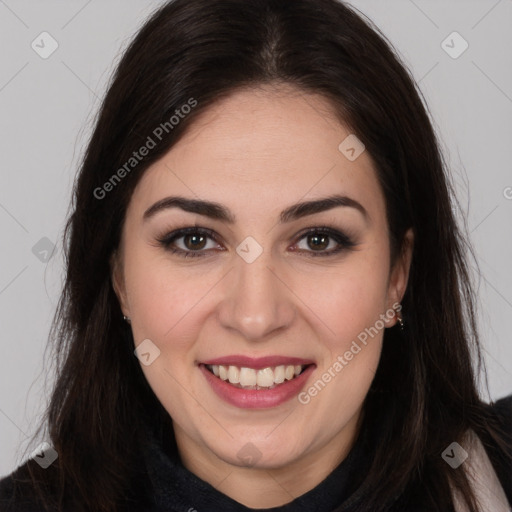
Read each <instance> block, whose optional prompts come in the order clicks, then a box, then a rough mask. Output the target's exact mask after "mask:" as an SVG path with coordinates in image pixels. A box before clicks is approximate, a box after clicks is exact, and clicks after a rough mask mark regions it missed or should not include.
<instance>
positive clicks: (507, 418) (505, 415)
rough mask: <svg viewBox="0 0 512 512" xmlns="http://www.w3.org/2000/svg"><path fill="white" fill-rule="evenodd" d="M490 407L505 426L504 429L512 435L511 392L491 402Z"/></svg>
mask: <svg viewBox="0 0 512 512" xmlns="http://www.w3.org/2000/svg"><path fill="white" fill-rule="evenodd" d="M490 407H491V409H492V410H493V412H494V413H495V414H496V416H497V417H498V418H499V420H500V422H501V423H502V424H503V426H504V427H505V431H506V432H508V433H509V434H510V436H512V394H510V395H508V396H506V397H503V398H500V399H499V400H498V401H497V402H493V403H491V405H490Z"/></svg>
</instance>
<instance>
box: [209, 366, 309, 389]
mask: <svg viewBox="0 0 512 512" xmlns="http://www.w3.org/2000/svg"><path fill="white" fill-rule="evenodd" d="M309 366H312V365H310V364H303V365H279V366H269V367H267V368H261V369H259V370H255V369H254V368H247V367H244V366H242V367H240V366H233V365H229V366H226V365H217V364H213V365H212V364H207V365H205V368H206V369H207V370H208V371H209V372H210V373H212V374H213V375H215V376H216V377H217V378H219V379H220V380H223V381H225V382H226V383H228V384H231V385H232V386H233V387H235V388H239V389H252V390H259V389H262V390H268V389H273V388H275V387H276V386H279V385H281V384H283V383H285V382H288V381H291V380H293V379H295V378H296V377H298V376H299V375H300V374H301V373H302V372H303V371H304V370H305V369H306V368H307V367H309Z"/></svg>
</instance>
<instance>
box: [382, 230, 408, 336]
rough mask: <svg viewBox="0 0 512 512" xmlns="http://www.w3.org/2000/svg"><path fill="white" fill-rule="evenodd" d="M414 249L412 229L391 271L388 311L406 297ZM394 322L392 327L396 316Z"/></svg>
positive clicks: (405, 237) (404, 240) (406, 236)
mask: <svg viewBox="0 0 512 512" xmlns="http://www.w3.org/2000/svg"><path fill="white" fill-rule="evenodd" d="M413 248H414V233H413V231H412V228H410V229H408V230H407V231H406V233H405V235H404V239H403V244H402V250H401V252H400V254H399V255H398V257H397V259H396V261H395V264H394V266H393V268H392V270H391V275H390V278H389V285H388V309H393V304H395V305H396V304H400V302H401V301H402V298H403V296H404V295H405V290H406V289H407V282H408V280H409V271H410V268H411V261H412V253H413ZM392 321H393V322H394V323H393V324H392V325H394V324H395V323H396V321H397V319H396V316H395V317H394V320H392ZM390 327H391V325H390Z"/></svg>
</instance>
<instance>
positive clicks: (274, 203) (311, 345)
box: [111, 86, 413, 508]
mask: <svg viewBox="0 0 512 512" xmlns="http://www.w3.org/2000/svg"><path fill="white" fill-rule="evenodd" d="M350 133H351V132H350V131H349V130H348V129H347V128H346V127H345V126H344V125H342V124H341V123H340V122H339V121H338V120H337V119H336V118H335V116H334V114H333V110H332V108H331V106H330V104H329V103H328V102H327V100H325V99H324V98H323V97H321V96H318V95H313V94H305V93H303V92H300V91H297V90H296V89H293V88H291V87H289V86H280V87H270V86H265V87H261V88H258V89H246V90H241V91H238V92H236V93H234V94H232V95H231V96H230V97H228V98H226V99H223V100H222V101H221V102H219V103H217V104H216V105H215V106H214V107H210V108H209V109H208V110H206V111H205V112H204V113H203V114H202V115H201V117H200V118H199V119H198V120H196V121H195V122H194V123H193V124H192V125H191V127H190V128H189V130H188V131H187V132H186V134H185V136H184V137H183V138H181V139H180V141H179V142H178V143H177V144H176V145H175V146H174V147H173V148H172V149H171V150H170V151H169V152H168V153H167V154H166V155H165V156H164V157H163V158H162V159H161V160H159V161H158V162H157V163H155V164H153V165H152V166H151V167H150V168H149V169H148V170H147V171H146V172H145V174H144V176H143V177H142V178H141V180H140V182H139V183H138V185H137V187H136V189H135V191H134V193H133V196H132V199H131V202H130V204H129V207H128V210H127V214H126V219H125V224H124V227H123V234H122V240H121V244H120V247H119V251H118V252H117V253H116V254H115V255H114V257H113V259H112V261H111V263H112V277H113V285H114V288H115V290H116V294H117V296H118V297H119V301H120V305H121V309H122V311H123V314H124V315H126V316H128V317H130V319H131V326H132V330H133V335H134V340H135V345H138V344H140V343H141V342H142V341H143V340H145V339H147V338H149V339H150V340H151V341H152V342H153V343H154V344H155V345H156V346H157V347H158V348H159V350H160V356H159V357H157V358H156V359H155V360H154V362H153V363H152V364H150V365H149V366H142V369H143V371H144V374H145V376H146V378H147V380H148V382H149V384H150V385H151V387H152V389H153V391H154V392H155V395H156V396H157V397H158V399H159V400H160V401H161V403H162V404H163V406H164V407H165V409H166V410H167V411H168V412H169V414H170V416H171V417H172V419H173V424H174V429H175V436H176V442H177V445H178V449H179V453H180V457H181V459H182V462H183V464H184V466H185V467H186V468H188V469H189V470H190V471H191V472H193V473H194V474H196V475H197V476H198V477H200V478H202V479H203V480H205V481H206V482H209V483H210V484H211V485H213V486H214V487H216V488H217V489H218V490H219V491H221V492H223V493H224V494H226V495H228V496H229V497H231V498H232V499H234V500H236V501H238V502H240V503H242V504H244V505H245V506H248V507H252V508H265V507H276V506H280V505H283V504H285V503H289V502H290V501H292V500H293V499H295V498H296V497H298V496H300V495H302V494H304V493H305V492H307V491H309V490H310V489H312V488H314V487H315V486H316V485H317V484H318V483H320V482H321V481H322V480H323V479H325V478H326V477H327V476H328V474H329V473H330V472H331V471H332V470H333V469H334V468H335V467H336V466H337V465H338V464H339V463H340V462H341V461H342V460H343V459H344V458H345V457H346V455H347V454H348V452H349V451H350V449H351V447H352V446H353V443H354V441H355V437H356V435H357V432H358V425H359V421H360V419H361V409H362V404H363V401H364V398H365V396H366V394H367V392H368V389H369V387H370V384H371V381H372V379H373V376H374V374H375V371H376V368H377V366H378V363H379V358H380V352H381V347H382V337H383V333H384V329H381V330H380V331H379V333H378V335H376V336H374V337H373V338H370V339H369V342H368V344H367V345H366V346H363V348H362V350H361V351H360V352H359V353H358V354H357V355H355V356H354V358H353V359H352V360H351V361H350V362H349V363H348V364H347V365H346V366H345V367H344V368H343V370H342V371H341V372H339V373H338V374H337V375H336V377H335V378H334V379H332V380H331V382H329V383H328V384H327V385H326V386H325V387H324V389H322V391H321V392H319V393H318V395H317V396H316V397H314V398H312V399H311V401H310V402H309V403H308V404H306V405H303V404H301V403H299V402H298V400H297V399H296V398H293V399H291V400H289V401H287V402H286V403H284V404H281V405H280V406H277V407H273V408H266V409H258V410H254V409H253V410H250V409H239V408H237V407H234V406H232V405H230V404H227V403H226V402H224V401H223V400H221V399H220V398H218V397H217V395H216V394H215V393H214V392H213V390H212V389H211V387H210V385H209V384H208V382H207V381H206V380H205V378H204V376H203V374H202V373H201V371H200V370H199V369H198V366H197V364H198V362H201V361H205V360H207V359H211V358H214V357H220V356H225V355H230V354H244V355H248V356H252V357H259V356H265V355H286V356H295V357H301V358H306V359H312V360H314V361H315V364H316V368H315V371H314V372H313V374H312V375H311V377H310V379H309V380H308V382H307V383H306V385H305V386H304V388H303V389H307V388H308V387H309V386H311V385H312V384H313V383H314V382H315V381H316V380H317V379H318V378H320V377H321V375H322V374H323V373H324V372H326V371H327V370H328V369H329V368H330V367H332V365H333V363H334V361H336V358H337V357H338V356H339V355H343V354H344V353H345V352H346V351H347V350H348V349H349V348H350V346H351V344H352V342H353V340H356V339H357V336H358V334H360V333H361V332H363V331H364V330H365V328H367V327H370V326H373V325H375V322H376V320H377V319H378V318H379V315H381V314H384V313H385V312H386V311H388V310H390V308H392V305H393V304H394V303H397V302H400V300H401V298H402V296H403V294H404V293H405V289H406V286H407V279H408V273H409V266H410V259H411V251H412V240H413V237H412V233H411V232H408V233H407V235H406V240H407V246H406V250H405V251H403V254H402V256H401V258H400V259H399V260H397V262H396V265H394V266H393V267H392V266H391V262H390V258H389V251H390V247H389V233H388V226H387V221H386V215H385V202H384V196H383V194H382V191H381V189H380V186H379V184H378V181H377V176H376V173H375V169H374V165H373V162H372V160H371V157H370V155H369V154H368V152H366V151H365V152H363V153H362V154H361V155H360V156H359V157H358V158H357V159H356V160H355V161H353V162H351V161H349V160H348V159H347V158H346V157H345V156H344V155H343V154H342V153H341V152H340V151H339V150H338V146H339V144H340V142H341V141H343V140H344V139H345V138H346V137H347V136H348V135H349V134H350ZM334 193H338V194H343V195H346V196H349V197H351V198H353V199H355V200H356V201H358V202H359V203H361V205H363V207H364V208H365V209H366V211H367V219H365V217H364V216H363V215H362V214H361V213H360V212H359V211H358V210H357V209H355V208H351V207H336V208H333V209H331V210H328V211H324V212H320V213H316V214H313V215H310V216H307V217H303V218H301V219H298V220H295V221H292V222H289V223H286V224H280V223H279V214H280V212H281V211H282V210H284V209H285V208H286V207H288V206H290V205H292V204H295V203H297V202H299V201H306V200H313V199H319V198H324V197H327V196H330V195H332V194H334ZM170 195H182V196H185V197H187V198H193V199H203V200H209V201H215V202H218V203H221V204H223V205H224V206H225V207H227V208H229V210H231V212H232V213H233V215H235V216H236V222H235V223H234V224H233V225H229V224H226V223H223V222H221V221H218V220H212V219H209V218H207V217H205V216H202V215H199V214H195V213H190V212H185V211H183V210H181V209H178V208H170V209H166V210H162V211H160V212H158V213H156V214H155V215H154V216H153V217H151V218H149V219H147V220H143V214H144V212H145V211H146V210H147V209H148V208H149V207H150V206H151V205H153V204H154V203H156V202H157V201H159V200H160V199H162V198H164V197H167V196H170ZM196 223H197V225H198V226H200V227H203V228H210V229H212V230H213V231H214V232H215V233H216V234H217V236H218V241H215V240H212V239H210V238H206V241H205V242H203V243H198V242H197V241H195V242H194V241H190V238H189V239H187V237H181V238H179V239H178V240H176V241H175V242H174V246H175V247H177V248H181V249H182V250H184V251H186V250H188V251H189V252H192V251H193V250H194V248H195V247H199V250H201V251H202V252H203V257H197V258H183V257H180V256H179V255H175V254H172V253H171V252H169V250H168V249H166V248H164V247H163V246H161V245H160V244H159V243H158V241H157V240H158V238H159V237H161V236H163V235H166V234H168V233H171V232H172V231H174V230H177V229H179V228H183V227H188V226H194V225H196ZM325 225H327V226H330V227H332V228H334V229H337V230H339V231H341V232H344V233H347V234H350V235H351V236H352V239H353V240H354V241H355V246H354V247H352V248H347V249H345V250H343V251H342V252H340V253H338V254H335V255H331V256H325V257H322V256H317V257H315V256H314V255H313V256H311V254H312V253H318V252H324V253H326V252H329V251H330V250H332V249H334V248H336V247H337V246H338V244H337V242H336V241H335V240H334V239H332V238H328V239H327V242H326V244H327V243H328V246H327V245H324V246H322V247H321V248H320V249H318V248H317V246H315V243H314V242H315V241H314V240H313V241H312V242H311V238H309V243H308V237H307V236H303V235H302V231H303V230H305V229H307V228H311V227H322V226H325ZM247 236H251V237H253V238H254V239H255V240H256V241H257V242H258V243H259V244H260V246H261V247H262V248H263V253H262V254H261V255H260V256H259V257H258V258H257V259H256V260H255V261H254V262H253V263H250V264H249V263H247V262H246V261H245V260H244V259H242V258H241V257H240V256H239V255H238V254H237V252H236V247H237V246H238V245H239V244H240V243H241V242H242V241H243V240H244V239H245V238H246V237H247ZM194 243H195V244H196V245H194ZM185 244H187V245H185ZM294 248H295V250H294ZM196 252H197V249H196ZM396 321H397V319H396V317H391V318H389V319H386V323H385V328H389V327H392V326H393V325H394V324H395V323H396ZM247 443H252V444H253V445H254V446H255V447H256V448H257V450H258V451H259V454H260V455H259V459H258V460H256V462H255V463H254V461H253V463H252V464H249V465H245V466H244V462H242V461H241V460H240V459H239V458H238V457H237V453H238V452H239V450H240V449H242V448H243V447H244V446H245V445H246V444H247Z"/></svg>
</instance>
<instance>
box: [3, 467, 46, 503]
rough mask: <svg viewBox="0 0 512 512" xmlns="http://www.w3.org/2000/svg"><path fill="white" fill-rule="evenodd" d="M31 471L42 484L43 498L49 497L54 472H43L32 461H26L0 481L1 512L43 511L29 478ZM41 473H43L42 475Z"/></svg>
mask: <svg viewBox="0 0 512 512" xmlns="http://www.w3.org/2000/svg"><path fill="white" fill-rule="evenodd" d="M35 466H37V468H36V467H35ZM31 470H32V474H34V475H35V476H36V477H37V479H38V481H39V482H41V483H42V486H41V487H42V492H43V493H44V495H45V497H51V492H50V491H49V489H50V487H49V481H50V479H51V478H52V477H53V476H55V475H54V471H52V469H50V468H48V469H45V470H43V469H42V468H40V467H39V466H38V465H37V464H35V463H34V462H33V461H30V460H28V461H27V462H25V463H24V464H22V465H21V466H19V467H18V468H17V469H15V470H14V471H13V472H12V473H11V474H9V475H7V476H4V477H2V478H1V479H0V510H1V511H2V512H34V511H36V510H44V507H43V505H42V502H41V500H40V498H39V497H38V493H37V492H36V489H35V487H34V484H33V481H32V478H31ZM43 471H44V472H45V473H42V472H43Z"/></svg>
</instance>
